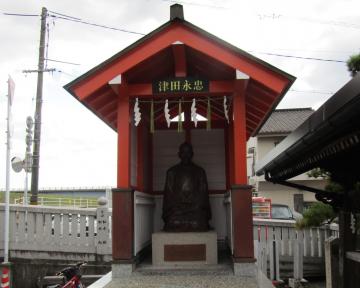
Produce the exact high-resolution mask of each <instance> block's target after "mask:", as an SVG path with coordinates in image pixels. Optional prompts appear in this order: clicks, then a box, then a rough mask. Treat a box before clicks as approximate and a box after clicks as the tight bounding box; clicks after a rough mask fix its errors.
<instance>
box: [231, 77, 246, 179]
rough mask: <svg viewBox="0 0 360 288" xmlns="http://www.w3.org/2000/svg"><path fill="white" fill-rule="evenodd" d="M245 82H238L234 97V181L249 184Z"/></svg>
mask: <svg viewBox="0 0 360 288" xmlns="http://www.w3.org/2000/svg"><path fill="white" fill-rule="evenodd" d="M244 84H245V83H244V81H242V80H238V84H237V91H236V92H235V94H234V97H233V111H234V112H233V113H234V121H233V130H234V176H235V178H234V181H235V183H247V171H246V170H247V165H246V126H245V125H246V111H245V90H244Z"/></svg>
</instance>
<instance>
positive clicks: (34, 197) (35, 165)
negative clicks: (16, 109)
mask: <svg viewBox="0 0 360 288" xmlns="http://www.w3.org/2000/svg"><path fill="white" fill-rule="evenodd" d="M46 17H47V9H46V8H45V7H43V8H42V11H41V30H40V46H39V64H38V71H37V73H38V78H37V89H36V107H35V117H34V119H35V127H34V147H33V161H32V169H31V170H32V174H31V198H30V204H32V205H37V202H38V190H39V162H40V136H41V107H42V93H43V76H44V75H43V73H44V72H45V71H44V66H45V65H44V62H45V59H44V58H45V34H46Z"/></svg>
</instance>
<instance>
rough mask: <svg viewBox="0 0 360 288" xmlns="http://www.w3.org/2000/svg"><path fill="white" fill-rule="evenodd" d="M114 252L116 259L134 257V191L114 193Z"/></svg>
mask: <svg viewBox="0 0 360 288" xmlns="http://www.w3.org/2000/svg"><path fill="white" fill-rule="evenodd" d="M112 199H113V204H112V205H113V208H112V213H113V215H112V219H113V220H112V253H113V259H114V260H130V259H132V258H133V243H134V193H133V192H132V191H129V192H114V193H112Z"/></svg>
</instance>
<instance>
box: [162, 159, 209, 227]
mask: <svg viewBox="0 0 360 288" xmlns="http://www.w3.org/2000/svg"><path fill="white" fill-rule="evenodd" d="M162 217H163V220H164V222H165V225H164V230H165V231H179V232H188V231H208V230H209V224H208V222H209V219H210V218H211V210H210V203H209V195H208V184H207V179H206V173H205V170H204V169H203V168H201V167H199V166H197V165H196V164H194V163H192V162H190V163H189V164H183V163H179V164H177V165H175V166H173V167H171V168H170V169H169V170H168V171H167V173H166V182H165V189H164V202H163V215H162Z"/></svg>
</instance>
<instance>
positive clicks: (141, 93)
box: [129, 81, 234, 98]
mask: <svg viewBox="0 0 360 288" xmlns="http://www.w3.org/2000/svg"><path fill="white" fill-rule="evenodd" d="M233 91H234V81H210V83H209V92H204V93H196V94H195V93H194V94H187V95H191V97H204V95H209V93H219V94H221V93H227V94H230V93H233ZM129 95H130V97H151V98H152V97H154V96H155V97H156V96H157V97H161V98H165V97H167V98H169V97H179V95H177V94H174V93H172V94H159V95H153V94H152V83H143V84H129Z"/></svg>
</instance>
